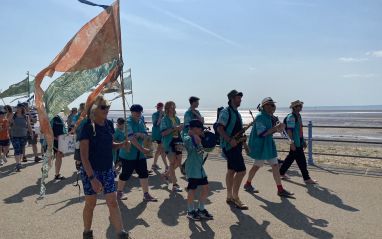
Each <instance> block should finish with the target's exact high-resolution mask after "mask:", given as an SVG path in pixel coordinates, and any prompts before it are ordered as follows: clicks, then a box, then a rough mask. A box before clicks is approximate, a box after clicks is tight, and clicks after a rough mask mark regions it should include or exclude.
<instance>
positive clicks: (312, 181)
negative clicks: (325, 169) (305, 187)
mask: <svg viewBox="0 0 382 239" xmlns="http://www.w3.org/2000/svg"><path fill="white" fill-rule="evenodd" d="M304 182H305V183H306V184H317V180H314V179H308V180H305V181H304Z"/></svg>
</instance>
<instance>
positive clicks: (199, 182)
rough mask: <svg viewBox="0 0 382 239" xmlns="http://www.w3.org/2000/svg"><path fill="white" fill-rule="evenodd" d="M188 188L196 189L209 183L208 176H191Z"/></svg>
mask: <svg viewBox="0 0 382 239" xmlns="http://www.w3.org/2000/svg"><path fill="white" fill-rule="evenodd" d="M187 181H188V185H187V190H195V189H196V188H197V187H198V186H203V185H208V180H207V177H204V178H189V179H188V180H187Z"/></svg>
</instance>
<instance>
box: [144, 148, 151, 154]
mask: <svg viewBox="0 0 382 239" xmlns="http://www.w3.org/2000/svg"><path fill="white" fill-rule="evenodd" d="M150 152H151V150H150V149H148V148H142V153H143V154H145V155H146V154H149V153H150Z"/></svg>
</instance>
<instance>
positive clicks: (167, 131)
mask: <svg viewBox="0 0 382 239" xmlns="http://www.w3.org/2000/svg"><path fill="white" fill-rule="evenodd" d="M175 108H176V106H175V103H174V102H173V101H168V102H166V104H165V106H164V111H165V116H164V117H163V119H162V122H161V125H160V130H161V134H162V145H163V148H164V150H165V152H166V155H167V157H168V159H169V161H170V167H169V170H168V172H166V173H164V176H165V177H169V178H170V180H171V182H172V184H173V188H172V189H173V191H175V192H181V191H182V188H180V186H179V185H178V184H177V179H176V175H175V170H176V169H177V168H178V167H179V166H180V165H181V163H182V147H183V143H182V139H181V137H180V132H181V131H182V130H183V125H182V124H181V123H180V120H179V118H178V117H177V116H176V111H175Z"/></svg>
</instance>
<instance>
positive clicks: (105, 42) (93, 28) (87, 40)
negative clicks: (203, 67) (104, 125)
mask: <svg viewBox="0 0 382 239" xmlns="http://www.w3.org/2000/svg"><path fill="white" fill-rule="evenodd" d="M121 59H122V53H121V31H120V19H119V1H118V0H117V1H115V2H114V3H113V4H112V5H111V6H109V7H107V8H106V9H105V10H104V11H102V12H101V13H100V14H99V15H98V16H96V17H95V18H93V19H92V20H90V21H89V22H88V23H86V24H85V25H84V26H83V27H82V28H81V29H80V30H79V31H78V32H77V33H76V34H75V36H74V37H73V38H72V39H71V40H70V41H69V42H68V43H67V44H66V46H65V47H64V48H63V49H62V51H61V52H60V53H59V54H58V55H57V56H56V57H55V58H54V60H53V61H52V62H51V63H50V65H49V66H47V67H46V68H45V69H43V70H42V71H41V72H39V73H38V74H37V76H36V78H35V104H36V108H37V111H38V114H39V120H40V127H41V132H42V133H43V134H44V136H45V138H46V140H47V144H48V157H46V158H44V162H43V168H42V172H43V173H42V179H41V189H40V197H43V196H44V195H45V186H44V180H45V178H46V177H47V176H48V171H49V168H50V166H51V162H52V161H51V160H52V145H53V131H52V128H51V127H50V124H49V117H48V114H47V110H48V111H49V112H50V113H49V114H50V115H54V114H53V113H54V112H56V111H57V109H58V108H59V107H60V106H61V105H60V103H58V102H57V101H56V98H59V99H62V98H65V96H68V97H69V98H73V97H75V96H76V95H78V94H79V93H81V91H76V90H75V91H73V86H78V85H79V84H82V83H83V84H84V87H83V88H86V89H87V88H89V85H91V84H93V83H94V82H96V81H97V80H101V79H100V78H101V77H102V76H106V79H110V80H111V79H112V78H113V77H111V75H113V76H114V75H115V72H116V71H117V70H118V69H120V66H121V64H122V63H121ZM55 72H65V74H63V76H61V77H60V78H59V79H57V82H56V81H53V83H52V84H51V87H50V89H49V88H48V90H47V92H46V95H45V93H44V91H43V89H42V88H41V84H42V81H43V79H44V77H45V76H49V77H52V76H53V74H54V73H55ZM98 73H100V75H97V74H98ZM77 76H78V77H80V78H81V79H82V80H84V81H81V80H80V79H77V78H76V77H77ZM87 77H89V78H92V79H91V80H89V79H88V78H87ZM85 79H86V80H85ZM80 82H81V83H80ZM60 87H61V88H60ZM90 88H91V87H90ZM90 88H89V89H90ZM97 92H98V93H99V92H100V91H97ZM93 93H94V92H93ZM93 93H92V94H93ZM94 98H95V97H94ZM94 98H92V99H93V100H94ZM88 100H89V99H88ZM45 104H46V106H47V109H46V108H45Z"/></svg>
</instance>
